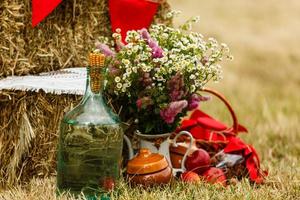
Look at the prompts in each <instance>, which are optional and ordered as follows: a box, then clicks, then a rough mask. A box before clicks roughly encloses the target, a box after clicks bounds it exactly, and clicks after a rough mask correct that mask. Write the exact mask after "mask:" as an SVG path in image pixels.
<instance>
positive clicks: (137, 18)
mask: <svg viewBox="0 0 300 200" xmlns="http://www.w3.org/2000/svg"><path fill="white" fill-rule="evenodd" d="M61 2H62V0H32V26H33V27H35V26H36V25H38V24H39V23H40V22H41V21H42V20H43V19H44V18H45V17H47V16H48V15H49V14H50V13H51V12H52V11H53V10H54V9H55V8H56V7H57V6H58V5H59V4H60V3H61ZM108 5H109V12H110V13H109V14H110V20H111V27H112V31H113V32H115V30H116V29H117V28H120V29H121V31H122V32H121V34H122V37H123V40H124V39H125V36H126V33H127V31H128V30H139V29H142V28H148V27H149V26H150V24H151V22H152V20H153V17H154V15H155V13H156V11H157V8H158V5H159V3H158V1H157V2H156V1H153V0H152V1H150V0H109V2H108Z"/></svg>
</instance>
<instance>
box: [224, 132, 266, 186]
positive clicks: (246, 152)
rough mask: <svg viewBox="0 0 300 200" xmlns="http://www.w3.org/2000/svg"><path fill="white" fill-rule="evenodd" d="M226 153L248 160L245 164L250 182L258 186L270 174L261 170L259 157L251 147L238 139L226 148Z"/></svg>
mask: <svg viewBox="0 0 300 200" xmlns="http://www.w3.org/2000/svg"><path fill="white" fill-rule="evenodd" d="M224 152H225V153H234V154H239V155H242V156H243V157H244V158H245V160H246V163H245V164H246V168H247V170H248V173H249V178H250V180H251V181H254V182H255V183H257V184H260V183H263V181H264V177H265V176H267V175H268V172H267V171H262V170H261V169H260V162H259V157H258V155H257V153H256V150H255V149H254V148H253V147H252V146H251V145H248V144H245V143H244V142H243V141H242V140H241V139H239V138H237V137H235V138H231V139H230V141H229V143H228V144H227V146H226V147H225V148H224Z"/></svg>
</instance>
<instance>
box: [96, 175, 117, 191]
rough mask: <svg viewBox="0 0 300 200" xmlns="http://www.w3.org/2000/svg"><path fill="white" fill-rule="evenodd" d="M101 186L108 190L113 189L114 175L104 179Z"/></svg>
mask: <svg viewBox="0 0 300 200" xmlns="http://www.w3.org/2000/svg"><path fill="white" fill-rule="evenodd" d="M100 186H101V187H102V188H103V189H104V190H106V191H111V190H113V189H114V187H115V180H114V179H113V178H112V177H106V178H105V179H103V180H102V183H101V184H100Z"/></svg>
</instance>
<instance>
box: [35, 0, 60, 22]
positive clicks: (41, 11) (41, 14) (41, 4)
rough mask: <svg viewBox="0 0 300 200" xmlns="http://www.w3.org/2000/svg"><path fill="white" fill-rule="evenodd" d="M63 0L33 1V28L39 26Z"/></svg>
mask: <svg viewBox="0 0 300 200" xmlns="http://www.w3.org/2000/svg"><path fill="white" fill-rule="evenodd" d="M61 1H62V0H32V26H33V27H35V26H36V25H38V24H39V23H40V22H41V21H42V20H43V19H44V18H45V17H47V16H48V15H49V14H50V13H51V12H52V11H53V10H54V9H55V8H56V7H57V6H58V5H59V4H60V3H61Z"/></svg>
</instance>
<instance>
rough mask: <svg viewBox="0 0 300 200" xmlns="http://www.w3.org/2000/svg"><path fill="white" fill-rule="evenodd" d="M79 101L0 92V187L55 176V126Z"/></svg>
mask: <svg viewBox="0 0 300 200" xmlns="http://www.w3.org/2000/svg"><path fill="white" fill-rule="evenodd" d="M79 99H80V97H79V96H75V95H61V96H58V95H52V94H45V93H43V92H39V93H35V92H12V91H2V92H0V110H1V112H0V119H1V120H0V131H1V134H0V162H1V165H0V186H7V185H12V184H14V183H16V182H26V181H29V180H30V179H31V178H32V177H47V176H49V175H54V174H55V168H56V146H57V136H58V130H59V124H60V120H61V118H62V116H63V115H64V114H65V111H67V110H70V109H71V108H72V107H73V105H76V104H77V103H78V101H79Z"/></svg>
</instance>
